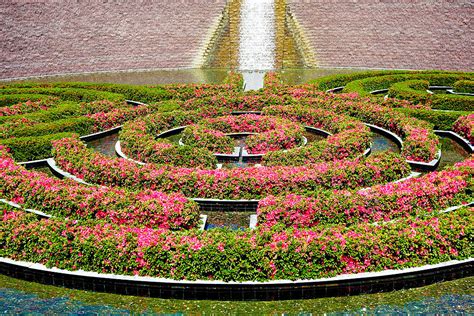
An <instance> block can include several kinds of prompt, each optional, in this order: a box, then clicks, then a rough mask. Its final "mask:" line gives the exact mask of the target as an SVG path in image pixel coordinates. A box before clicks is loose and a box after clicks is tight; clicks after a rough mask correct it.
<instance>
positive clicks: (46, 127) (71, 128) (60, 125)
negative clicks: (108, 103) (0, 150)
mask: <svg viewBox="0 0 474 316" xmlns="http://www.w3.org/2000/svg"><path fill="white" fill-rule="evenodd" d="M94 123H95V121H94V120H93V119H92V118H89V117H85V116H83V117H77V118H67V119H61V120H57V121H53V122H46V123H39V124H34V125H32V126H24V127H19V128H16V129H14V130H13V129H12V130H10V131H6V130H4V131H3V132H4V133H3V135H0V136H1V137H2V138H6V137H12V136H14V137H27V136H43V135H48V134H55V133H62V132H74V133H78V134H80V135H84V134H90V133H92V132H93V127H94Z"/></svg>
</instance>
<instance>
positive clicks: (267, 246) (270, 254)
mask: <svg viewBox="0 0 474 316" xmlns="http://www.w3.org/2000/svg"><path fill="white" fill-rule="evenodd" d="M473 214H474V213H473V210H472V209H461V210H458V211H456V212H451V213H446V214H442V215H438V216H435V217H430V218H403V219H400V220H399V221H394V222H388V223H386V224H384V225H378V226H377V225H371V224H368V223H360V224H357V225H353V226H350V227H346V226H345V225H332V226H319V227H315V228H312V229H287V230H281V229H279V228H278V227H274V228H272V229H269V228H261V229H257V230H253V231H245V232H235V231H228V230H210V231H204V232H197V231H195V230H193V231H185V232H173V231H169V230H164V229H153V228H146V227H141V228H136V227H128V226H121V225H120V226H119V225H115V224H108V223H102V222H101V223H97V222H89V223H88V222H83V221H81V222H76V221H71V220H65V221H62V220H55V219H50V220H41V221H38V220H37V219H36V218H34V217H33V216H31V215H24V214H22V215H20V216H19V215H17V214H12V212H11V211H8V210H5V211H3V221H2V222H1V224H0V231H1V232H2V233H1V234H0V244H2V245H3V247H1V248H0V256H2V257H8V258H11V259H14V260H23V261H29V262H37V263H42V264H45V265H46V266H48V267H57V268H61V269H68V270H77V269H82V270H86V271H96V272H102V273H116V274H128V275H134V274H135V275H143V276H153V277H162V278H172V279H178V280H182V279H187V280H195V279H200V280H223V281H266V280H279V279H286V280H299V279H316V278H326V277H332V276H336V275H340V274H351V273H359V272H373V271H382V270H386V269H403V268H409V267H413V266H420V265H425V264H435V263H440V262H445V261H449V260H454V259H457V260H461V259H466V258H470V257H472V249H473V248H472V240H473V229H472V222H473V221H474V216H473ZM236 262H237V263H238V264H236Z"/></svg>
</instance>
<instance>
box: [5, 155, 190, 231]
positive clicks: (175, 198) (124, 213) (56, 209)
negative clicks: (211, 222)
mask: <svg viewBox="0 0 474 316" xmlns="http://www.w3.org/2000/svg"><path fill="white" fill-rule="evenodd" d="M0 152H1V154H2V156H1V158H0V195H1V196H2V197H3V198H4V199H7V200H9V201H12V202H15V203H18V204H20V205H21V206H22V207H24V208H32V209H36V210H39V211H43V212H45V213H47V214H50V215H54V216H60V217H69V218H77V219H92V218H93V219H104V220H106V221H109V222H112V223H117V224H130V225H134V226H147V227H161V228H169V229H182V228H192V227H195V225H196V224H197V223H198V221H199V209H198V206H197V204H195V203H194V202H191V201H189V200H187V199H186V198H185V197H184V196H183V195H182V194H180V193H170V194H165V193H162V192H157V191H152V190H144V191H142V192H138V193H133V192H130V191H127V190H124V189H116V188H109V187H95V186H84V185H82V184H79V183H76V182H74V181H72V180H68V181H62V180H59V179H56V178H50V177H48V176H46V175H45V174H44V173H41V172H33V171H28V170H26V169H24V168H23V167H21V166H19V165H16V164H15V162H14V161H13V159H11V157H9V154H7V153H6V152H5V151H4V150H0Z"/></svg>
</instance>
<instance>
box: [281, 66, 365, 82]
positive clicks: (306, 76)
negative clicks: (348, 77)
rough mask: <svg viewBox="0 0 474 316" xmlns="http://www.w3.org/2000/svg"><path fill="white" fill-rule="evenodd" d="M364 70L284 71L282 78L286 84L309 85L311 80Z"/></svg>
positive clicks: (316, 69)
mask: <svg viewBox="0 0 474 316" xmlns="http://www.w3.org/2000/svg"><path fill="white" fill-rule="evenodd" d="M357 71H363V69H356V68H344V69H341V68H312V69H284V70H282V71H281V76H282V80H283V83H284V84H287V85H296V84H303V83H307V82H308V81H309V80H313V79H317V78H320V77H324V76H329V75H336V74H348V73H353V72H357Z"/></svg>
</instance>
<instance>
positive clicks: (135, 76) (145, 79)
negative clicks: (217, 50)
mask: <svg viewBox="0 0 474 316" xmlns="http://www.w3.org/2000/svg"><path fill="white" fill-rule="evenodd" d="M227 73H228V70H227V69H176V70H151V71H124V72H102V73H85V74H76V75H58V76H48V77H42V78H33V79H28V81H39V82H54V81H85V82H110V83H124V84H136V85H141V84H149V85H151V84H170V83H221V82H222V81H223V80H224V78H225V77H226V76H227Z"/></svg>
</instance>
